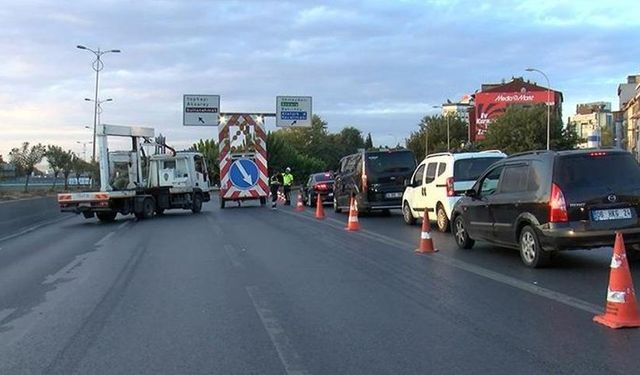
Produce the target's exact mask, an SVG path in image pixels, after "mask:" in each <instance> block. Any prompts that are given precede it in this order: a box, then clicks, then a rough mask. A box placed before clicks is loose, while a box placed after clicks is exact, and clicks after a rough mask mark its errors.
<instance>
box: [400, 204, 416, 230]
mask: <svg viewBox="0 0 640 375" xmlns="http://www.w3.org/2000/svg"><path fill="white" fill-rule="evenodd" d="M402 218H403V219H404V223H405V224H407V225H414V224H415V223H416V218H415V217H413V214H412V213H411V207H409V202H404V204H403V205H402Z"/></svg>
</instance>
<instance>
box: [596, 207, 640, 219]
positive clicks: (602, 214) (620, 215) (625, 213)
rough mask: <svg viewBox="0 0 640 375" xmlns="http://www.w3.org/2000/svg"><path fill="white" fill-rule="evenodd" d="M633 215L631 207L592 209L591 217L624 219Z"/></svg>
mask: <svg viewBox="0 0 640 375" xmlns="http://www.w3.org/2000/svg"><path fill="white" fill-rule="evenodd" d="M632 217H633V216H632V215H631V209H630V208H616V209H613V210H593V211H591V218H592V219H593V220H594V221H605V220H623V219H631V218H632Z"/></svg>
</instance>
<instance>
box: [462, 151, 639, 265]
mask: <svg viewBox="0 0 640 375" xmlns="http://www.w3.org/2000/svg"><path fill="white" fill-rule="evenodd" d="M639 206H640V167H639V166H638V163H637V162H636V161H635V159H634V158H633V156H632V155H631V154H630V153H628V152H626V151H622V150H575V151H559V152H554V151H534V152H528V153H522V154H517V155H513V156H511V157H508V158H506V159H503V160H502V161H500V162H498V163H496V164H494V165H493V166H492V167H491V168H490V169H489V170H488V171H486V172H485V173H484V174H483V175H482V177H480V179H479V180H478V181H477V182H476V183H475V185H474V186H473V187H472V188H471V189H469V190H468V191H467V192H466V196H465V197H463V198H462V199H460V200H459V201H458V203H457V204H456V206H455V207H454V212H453V225H452V232H453V235H454V237H455V240H456V243H457V245H458V246H459V247H460V248H464V249H469V248H471V247H472V246H473V244H474V241H475V240H484V241H489V242H491V243H494V244H497V245H501V246H505V247H512V248H516V249H519V250H520V256H521V258H522V261H523V262H524V264H525V265H527V266H529V267H540V266H543V265H545V264H546V263H547V262H548V261H549V259H550V254H551V253H552V252H553V251H558V250H568V249H584V248H595V247H601V246H611V245H613V242H614V237H615V232H616V231H620V232H622V233H623V234H624V240H625V243H626V244H628V245H630V244H637V243H640V225H639V222H638V212H639V209H640V207H639Z"/></svg>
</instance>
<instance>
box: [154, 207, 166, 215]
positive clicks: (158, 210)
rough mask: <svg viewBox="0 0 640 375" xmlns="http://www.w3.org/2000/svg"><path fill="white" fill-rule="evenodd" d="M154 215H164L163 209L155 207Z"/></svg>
mask: <svg viewBox="0 0 640 375" xmlns="http://www.w3.org/2000/svg"><path fill="white" fill-rule="evenodd" d="M156 215H164V208H160V207H156Z"/></svg>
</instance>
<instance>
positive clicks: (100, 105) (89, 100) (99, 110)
mask: <svg viewBox="0 0 640 375" xmlns="http://www.w3.org/2000/svg"><path fill="white" fill-rule="evenodd" d="M84 100H85V101H87V102H92V101H93V99H89V98H84ZM112 101H113V99H111V98H109V99H105V100H99V99H98V125H100V124H101V123H102V122H100V115H101V114H102V103H106V102H112Z"/></svg>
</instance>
